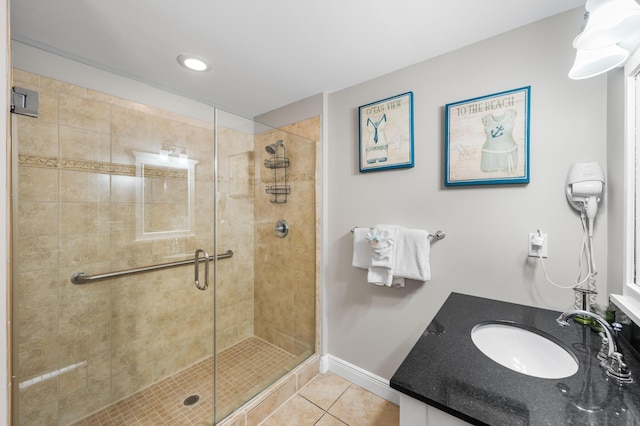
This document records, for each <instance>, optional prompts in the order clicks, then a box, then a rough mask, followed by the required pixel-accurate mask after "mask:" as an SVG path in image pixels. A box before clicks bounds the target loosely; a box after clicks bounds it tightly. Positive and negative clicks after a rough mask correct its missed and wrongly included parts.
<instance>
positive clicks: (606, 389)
mask: <svg viewBox="0 0 640 426" xmlns="http://www.w3.org/2000/svg"><path fill="white" fill-rule="evenodd" d="M559 314H560V312H557V311H552V310H547V309H540V308H534V307H529V306H524V305H517V304H513V303H507V302H500V301H497V300H491V299H485V298H480V297H475V296H468V295H463V294H458V293H452V294H451V295H450V296H449V298H448V299H447V300H446V302H445V303H444V305H443V306H442V308H440V310H439V311H438V313H437V314H436V316H435V318H434V319H433V321H432V322H431V324H429V326H428V327H427V329H426V330H425V332H424V333H423V334H422V336H420V338H419V339H418V341H417V343H416V344H415V346H414V347H413V349H411V351H410V352H409V354H408V355H407V357H406V358H405V360H404V361H403V362H402V364H401V365H400V367H399V368H398V370H397V371H396V373H395V374H394V375H393V377H392V378H391V387H392V388H393V389H396V390H398V391H400V392H402V393H404V394H406V395H409V396H411V397H413V398H415V399H418V400H420V401H422V402H425V403H427V404H429V405H431V406H434V407H436V408H438V409H440V410H442V411H445V412H447V413H449V414H451V415H453V416H455V417H458V418H460V419H463V420H465V421H467V422H469V423H472V424H476V425H485V424H489V425H640V360H638V359H637V357H636V356H637V355H636V356H634V353H633V350H632V348H631V347H630V346H629V345H628V344H626V343H625V342H624V341H623V340H622V339H621V340H622V341H621V346H622V352H623V354H624V356H625V358H626V361H627V364H628V366H629V369H630V370H631V372H632V377H633V379H634V382H633V383H631V384H623V385H619V384H617V383H615V382H614V381H613V380H612V379H609V378H607V377H606V375H605V371H604V369H603V368H602V367H600V365H599V360H598V359H597V358H596V355H597V353H598V351H599V350H600V336H599V335H598V333H596V332H594V331H592V330H591V328H590V327H588V326H584V325H581V324H580V323H577V322H574V321H573V320H571V321H570V323H571V325H570V326H569V327H560V326H559V325H558V324H557V323H556V321H555V320H556V318H557V317H558V315H559ZM491 320H505V321H513V322H515V323H519V324H525V325H528V326H532V327H535V328H537V329H538V330H541V331H543V332H545V333H547V334H550V335H552V336H554V337H556V338H557V339H559V340H560V341H561V342H563V343H564V344H565V345H566V346H567V347H568V349H570V350H571V351H572V352H573V354H574V355H575V356H576V358H577V359H578V361H579V367H578V372H577V373H575V374H574V375H572V376H570V377H565V378H562V379H542V378H537V377H532V376H528V375H525V374H522V373H518V372H516V371H512V370H510V369H508V368H506V367H503V366H501V365H499V364H498V363H496V362H494V361H493V360H491V359H489V358H488V357H487V356H486V355H484V354H483V353H482V352H480V350H479V349H478V348H477V347H476V346H475V345H474V343H473V342H472V340H471V330H472V328H473V327H474V326H475V325H476V324H478V323H480V322H483V321H491Z"/></svg>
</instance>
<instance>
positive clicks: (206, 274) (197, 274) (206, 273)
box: [194, 249, 209, 290]
mask: <svg viewBox="0 0 640 426" xmlns="http://www.w3.org/2000/svg"><path fill="white" fill-rule="evenodd" d="M200 253H202V254H204V284H200ZM194 264H195V268H196V272H195V285H196V288H197V289H198V290H206V289H207V288H209V253H207V251H206V250H204V249H198V250H196V258H195V261H194Z"/></svg>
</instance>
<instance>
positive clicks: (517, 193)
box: [324, 9, 612, 378]
mask: <svg viewBox="0 0 640 426" xmlns="http://www.w3.org/2000/svg"><path fill="white" fill-rule="evenodd" d="M581 21H582V11H580V10H578V9H576V10H572V11H569V12H566V13H563V14H561V15H557V16H555V17H551V18H549V19H545V20H543V21H539V22H537V23H534V24H531V25H528V26H526V27H522V28H520V29H517V30H514V31H510V32H508V33H505V34H502V35H500V36H497V37H494V38H491V39H489V40H486V41H483V42H480V43H477V44H475V45H472V46H469V47H466V48H463V49H460V50H457V51H455V52H452V53H448V54H445V55H442V56H440V57H437V58H434V59H431V60H428V61H425V62H422V63H418V64H415V65H413V66H410V67H407V68H404V69H402V70H399V71H397V72H394V73H391V74H388V75H385V76H382V77H379V78H377V79H374V80H371V81H367V82H364V83H362V84H359V85H356V86H353V87H349V88H347V89H344V90H341V91H339V92H335V93H332V94H330V95H329V96H328V102H329V104H328V111H329V112H328V128H329V134H328V138H327V141H328V163H329V165H328V168H327V170H326V171H327V172H328V185H329V188H328V218H327V219H328V232H327V241H325V244H326V245H327V252H328V258H327V260H326V263H325V265H326V266H325V297H326V299H325V308H324V309H325V311H324V313H325V330H324V331H325V333H326V336H325V341H326V349H325V350H326V352H328V353H329V354H331V355H333V356H336V357H338V358H341V359H343V360H345V361H347V362H350V363H352V364H355V365H357V366H359V367H361V368H363V369H365V370H368V371H370V372H372V373H375V374H377V375H379V376H382V377H384V378H390V377H391V376H392V375H393V373H394V371H395V369H396V368H397V367H398V365H399V364H400V362H401V361H402V359H403V358H404V357H405V355H406V354H407V353H408V351H409V350H410V349H411V347H412V346H413V344H414V342H415V341H416V340H417V338H418V336H419V335H420V334H421V333H422V332H423V331H424V329H425V327H426V326H427V324H428V323H429V321H430V320H431V319H432V318H433V316H434V315H435V314H436V312H437V310H438V308H439V307H440V306H441V305H442V303H443V302H444V300H445V299H446V297H447V296H448V295H449V293H450V292H461V293H467V294H472V295H478V296H483V297H489V298H494V299H499V300H505V301H510V302H515V303H521V304H525V305H533V306H539V307H544V308H551V309H556V310H562V309H565V308H569V307H570V306H572V304H573V300H574V295H573V292H572V291H571V290H565V289H559V288H556V287H553V286H552V285H551V284H549V283H547V282H546V281H545V279H544V276H543V271H542V268H541V267H540V265H539V264H538V261H536V260H533V259H529V258H528V257H527V234H528V232H532V231H535V230H536V229H537V228H542V230H543V231H544V232H545V233H548V234H549V258H548V260H547V270H548V271H549V274H550V276H551V277H552V278H553V279H554V280H555V281H556V282H560V283H564V284H571V283H572V282H573V280H574V278H575V276H576V272H577V268H578V264H577V259H578V254H579V250H580V245H581V242H582V229H581V224H580V220H579V216H578V214H577V212H576V211H575V210H573V209H572V208H571V207H570V206H569V205H568V203H567V201H566V198H565V193H564V182H565V177H566V173H567V171H568V169H569V166H570V165H571V164H572V163H575V162H584V161H598V162H600V164H601V165H602V167H603V168H605V170H606V168H607V166H609V167H611V166H612V165H611V164H608V163H607V139H606V138H607V122H606V120H607V77H606V76H599V77H596V78H592V79H588V80H582V81H572V80H570V79H569V78H568V77H567V72H568V71H569V69H570V68H571V65H572V62H573V58H574V54H575V52H574V51H573V49H572V46H571V44H572V40H573V38H574V37H575V34H576V33H577V31H578V29H579V27H580V23H581ZM443 37H446V34H443ZM381 58H384V55H383V54H381ZM528 85H530V86H531V121H530V123H531V139H530V141H531V156H530V159H531V182H530V183H529V184H528V185H504V186H484V187H458V188H445V187H444V185H443V157H444V152H443V145H444V106H445V104H447V103H451V102H456V101H460V100H465V99H470V98H474V97H477V96H483V95H487V94H491V93H496V92H500V91H504V90H509V89H515V88H519V87H522V86H528ZM407 91H413V93H414V121H415V167H414V168H412V169H399V170H393V171H380V172H372V173H365V174H360V173H359V171H358V119H357V114H358V106H360V105H364V104H367V103H370V102H373V101H377V100H380V99H384V98H387V97H390V96H394V95H397V94H400V93H404V92H407ZM378 223H392V224H397V225H401V226H405V227H410V228H423V229H427V230H429V231H436V230H438V229H441V230H443V231H445V232H446V238H445V239H444V240H442V241H438V242H434V243H433V244H432V250H431V267H432V279H431V281H427V282H426V283H421V282H416V281H410V282H409V283H408V284H407V286H406V287H405V288H404V289H390V288H380V287H376V286H373V285H370V284H367V282H366V271H364V270H359V269H355V268H353V267H351V255H352V237H351V233H350V232H349V231H350V230H351V228H353V227H354V226H370V225H375V224H378ZM594 240H595V242H594V243H595V255H596V263H597V265H598V267H599V275H598V289H599V291H600V294H599V296H598V297H599V301H600V302H601V303H602V302H604V301H605V300H606V294H607V288H606V282H607V280H606V277H607V267H611V266H610V264H609V262H608V259H607V198H606V196H605V198H604V201H603V203H601V209H600V213H599V216H598V221H597V225H596V231H595V236H594ZM460 315H464V312H461V313H460Z"/></svg>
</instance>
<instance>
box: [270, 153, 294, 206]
mask: <svg viewBox="0 0 640 426" xmlns="http://www.w3.org/2000/svg"><path fill="white" fill-rule="evenodd" d="M265 150H266V151H267V153H269V154H271V157H270V158H267V159H266V160H264V166H265V167H266V168H267V169H272V170H273V185H267V187H266V188H265V191H266V193H267V194H269V195H273V197H272V198H271V199H270V200H269V201H270V202H271V203H274V204H285V203H286V202H287V195H289V194H290V193H291V186H289V185H288V184H287V168H288V167H289V159H288V158H287V157H286V151H285V148H284V142H283V141H282V140H279V141H278V142H276V143H272V144H269V145H267V146H266V147H265ZM279 152H282V155H279ZM278 170H282V171H281V172H280V173H278ZM279 175H280V176H279ZM278 182H282V183H278Z"/></svg>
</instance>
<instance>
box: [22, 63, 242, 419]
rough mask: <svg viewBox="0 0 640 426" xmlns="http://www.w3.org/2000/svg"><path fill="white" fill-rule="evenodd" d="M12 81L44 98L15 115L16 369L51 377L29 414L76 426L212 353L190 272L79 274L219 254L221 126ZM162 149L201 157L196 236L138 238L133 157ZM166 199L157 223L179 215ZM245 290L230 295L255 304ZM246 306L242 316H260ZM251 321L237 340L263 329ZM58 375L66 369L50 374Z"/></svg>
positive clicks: (29, 401)
mask: <svg viewBox="0 0 640 426" xmlns="http://www.w3.org/2000/svg"><path fill="white" fill-rule="evenodd" d="M14 84H15V85H18V86H21V87H26V88H28V89H33V90H36V91H38V92H39V98H40V117H39V118H37V119H36V118H29V117H24V116H15V119H16V120H17V132H18V138H17V139H18V150H17V151H18V156H19V165H18V168H17V173H18V193H17V204H18V209H19V211H18V215H17V223H18V232H17V234H16V238H17V242H16V243H17V247H18V253H17V260H18V262H17V263H18V264H17V267H16V268H15V270H16V275H17V276H16V279H15V280H14V292H15V294H16V296H15V297H16V299H15V300H14V308H15V320H14V324H15V336H16V339H17V341H16V342H15V345H14V346H15V348H16V353H15V355H17V358H16V359H15V360H14V366H15V368H16V370H15V374H16V375H17V379H16V382H17V383H26V381H27V380H29V379H33V378H40V379H41V380H40V381H37V382H36V383H33V384H31V385H30V386H27V387H24V386H23V387H22V389H21V390H20V391H19V398H18V404H19V406H20V410H19V412H20V414H19V416H17V418H18V419H19V422H20V423H19V424H20V425H55V424H67V423H69V422H71V421H73V420H76V419H79V418H81V417H84V416H85V415H87V414H89V413H91V412H93V411H96V410H98V409H99V408H101V407H102V406H104V405H106V404H108V403H110V402H113V401H116V400H119V399H121V398H123V397H124V396H125V395H128V394H130V393H132V392H134V391H136V390H138V389H140V388H142V387H145V386H147V385H149V384H150V383H152V382H154V381H156V380H158V379H160V378H162V377H164V376H166V375H168V374H170V373H172V372H175V371H176V370H179V369H181V368H183V367H186V366H187V365H189V364H192V363H193V362H196V361H197V360H199V359H201V358H203V357H205V356H208V355H211V354H212V350H213V341H212V339H213V309H212V307H213V291H212V288H210V289H209V290H208V291H206V292H202V291H199V290H196V289H195V288H194V286H193V269H192V268H189V267H181V268H175V269H168V270H164V271H161V272H152V273H147V274H139V275H134V276H130V277H126V278H118V279H112V280H110V281H103V282H99V283H94V284H89V285H84V286H75V285H73V284H71V283H70V281H69V278H70V277H71V275H72V274H73V273H76V272H79V271H84V272H87V273H89V274H95V273H100V272H108V271H114V270H120V269H126V268H131V267H136V266H143V265H150V264H157V263H164V262H170V261H174V260H178V259H181V258H188V257H191V256H193V253H194V251H195V249H196V248H197V247H205V248H208V250H210V251H213V241H214V207H215V201H214V200H215V195H216V194H215V193H214V182H213V126H212V124H210V123H203V122H200V121H197V120H193V119H190V118H186V117H182V116H179V115H177V114H173V113H168V112H165V111H161V110H158V109H154V108H151V107H147V106H144V105H140V104H135V103H132V102H129V101H126V100H122V99H119V98H115V97H112V96H108V95H105V94H101V93H97V92H94V91H91V90H88V89H84V88H81V87H76V86H72V85H69V84H66V83H63V82H60V81H55V80H51V79H48V78H44V77H41V76H38V75H34V74H30V73H27V72H23V71H20V70H14ZM164 143H167V144H171V145H176V146H180V147H184V148H186V149H187V153H188V155H189V158H190V159H194V160H198V161H199V163H198V164H197V165H196V167H195V198H196V200H197V204H196V212H195V224H192V228H195V233H194V235H181V236H177V237H176V236H173V237H172V238H160V239H149V240H139V239H136V182H137V180H136V179H137V178H136V176H135V157H134V155H133V151H134V150H136V151H145V152H152V153H157V152H158V150H159V149H160V147H161V146H162V144H164ZM160 181H161V179H157V182H154V184H160V189H159V190H160V191H162V190H163V189H162V186H163V182H160ZM173 183H174V184H178V185H182V184H184V182H182V183H180V182H173ZM168 187H169V188H171V182H169V184H168ZM156 189H158V188H156ZM156 195H157V194H155V195H154V196H155V198H154V199H156V200H160V201H159V202H158V203H156V205H155V206H154V211H153V219H154V222H153V223H154V224H166V223H171V220H170V219H171V216H172V215H176V214H177V213H176V212H177V210H176V205H175V203H171V202H164V203H163V200H166V199H171V197H170V195H169V198H162V197H157V196H156ZM164 195H165V196H166V194H164ZM229 204H232V203H229ZM182 205H184V204H182ZM163 206H164V207H166V208H165V209H164V210H163ZM242 213H243V214H246V215H251V216H252V213H251V214H249V213H247V212H244V211H243V212H242ZM234 214H236V213H234ZM247 234H248V232H247ZM245 239H247V240H250V237H248V236H247V237H245ZM229 248H231V249H234V250H235V249H236V247H229ZM244 251H245V250H238V253H237V256H234V259H233V261H230V262H228V263H225V264H224V266H225V268H229V269H230V271H225V270H224V269H223V268H221V269H222V272H221V275H222V276H223V277H225V282H226V280H227V279H229V280H230V278H228V277H232V276H235V275H238V276H239V275H242V274H244V273H245V272H246V271H244V270H241V269H240V267H239V266H238V265H240V264H241V262H244V261H246V258H247V257H248V255H247V254H245V253H243V252H244ZM247 251H248V249H247ZM211 254H213V253H211ZM251 272H252V268H251ZM249 275H250V274H249ZM243 279H244V277H243V278H240V280H243ZM223 287H225V286H223ZM228 287H229V288H231V286H228ZM246 287H247V288H243V287H238V288H234V289H233V290H230V291H231V292H236V291H237V293H234V294H233V296H230V298H231V299H233V301H234V302H238V303H240V301H246V300H247V299H248V296H247V294H246V293H250V292H251V291H250V290H248V287H249V286H248V285H247V286H246ZM238 289H242V290H238ZM251 290H252V289H251ZM221 292H224V290H223V289H221ZM225 303H227V302H225ZM229 303H231V302H229ZM245 304H246V305H247V306H241V308H239V311H241V312H246V311H251V312H252V311H253V309H252V306H251V307H249V304H250V303H249V302H245ZM243 315H245V316H246V318H243V319H244V324H245V325H244V326H243V327H244V328H243V329H242V330H241V331H240V330H238V331H235V332H234V333H232V334H234V336H240V335H244V334H246V333H248V332H249V331H247V330H250V329H251V327H252V319H250V316H251V315H248V314H246V313H244V314H243ZM249 323H251V326H249V325H248V324H249ZM67 367H69V370H62V372H61V371H60V370H61V369H65V368H67ZM52 372H58V373H59V374H58V375H55V374H54V375H53V376H44V375H46V374H48V373H52Z"/></svg>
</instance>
